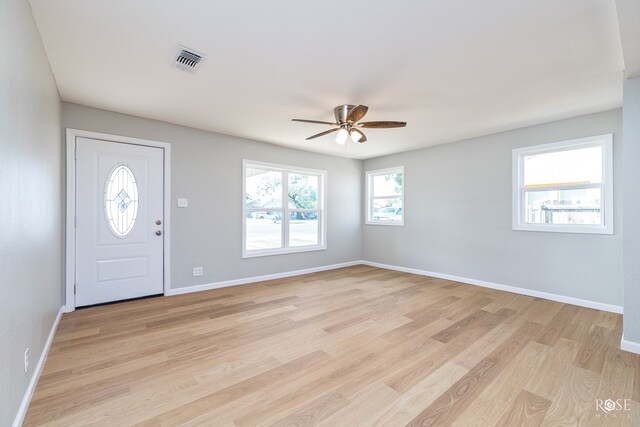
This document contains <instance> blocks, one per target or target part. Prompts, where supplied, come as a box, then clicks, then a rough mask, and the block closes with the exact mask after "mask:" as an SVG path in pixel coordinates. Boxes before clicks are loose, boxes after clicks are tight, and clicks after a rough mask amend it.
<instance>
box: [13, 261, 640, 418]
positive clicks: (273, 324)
mask: <svg viewBox="0 0 640 427" xmlns="http://www.w3.org/2000/svg"><path fill="white" fill-rule="evenodd" d="M621 331H622V319H621V316H619V315H616V314H612V313H607V312H603V311H598V310H592V309H587V308H581V307H576V306H572V305H567V304H561V303H557V302H553V301H547V300H542V299H537V298H531V297H526V296H522V295H516V294H511V293H507V292H501V291H494V290H490V289H484V288H480V287H475V286H470V285H464V284H461V283H455V282H451V281H447V280H440V279H433V278H428V277H423V276H416V275H411V274H405V273H398V272H393V271H388V270H382V269H377V268H373V267H367V266H356V267H350V268H346V269H340V270H333V271H329V272H323V273H316V274H310V275H306V276H298V277H294V278H289V279H282V280H273V281H269V282H262V283H257V284H252V285H244V286H237V287H232V288H225V289H218V290H212V291H207V292H200V293H194V294H188V295H182V296H175V297H168V298H153V299H147V300H140V301H133V302H127V303H121V304H116V305H109V306H102V307H96V308H90V309H86V310H78V311H76V312H74V313H71V314H67V315H64V316H63V318H62V321H61V323H60V326H59V329H58V331H57V333H56V336H55V339H54V342H53V346H52V348H51V351H50V353H49V358H48V360H47V362H46V364H45V367H44V371H43V374H42V376H41V378H40V382H39V384H38V386H37V389H36V392H35V395H34V397H33V400H32V403H31V406H30V408H29V411H28V413H27V417H26V421H25V425H27V426H32V425H60V426H70V425H105V426H125V425H140V426H155V425H168V426H173V425H203V426H205V425H206V426H217V425H220V426H237V427H245V426H256V425H278V426H284V425H291V426H303V425H323V426H337V425H344V426H350V427H351V426H403V425H412V426H413V425H434V426H443V425H458V426H471V425H480V426H487V425H503V426H517V425H548V426H555V425H597V426H600V425H636V426H638V425H640V403H639V401H640V356H638V355H633V354H631V353H627V352H624V351H621V350H620V347H619V343H620V337H621ZM596 399H602V400H606V399H613V400H616V399H629V400H628V401H627V402H626V403H627V405H628V408H629V409H630V410H628V411H611V412H610V413H609V414H607V413H605V412H603V411H602V410H598V409H597V408H596ZM621 403H625V402H624V401H621Z"/></svg>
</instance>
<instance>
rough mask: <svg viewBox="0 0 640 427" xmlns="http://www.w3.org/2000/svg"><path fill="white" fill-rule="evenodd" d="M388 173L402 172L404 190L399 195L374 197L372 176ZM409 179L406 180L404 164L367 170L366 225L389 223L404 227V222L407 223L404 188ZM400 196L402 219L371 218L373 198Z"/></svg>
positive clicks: (392, 225)
mask: <svg viewBox="0 0 640 427" xmlns="http://www.w3.org/2000/svg"><path fill="white" fill-rule="evenodd" d="M388 173H401V174H402V192H401V193H400V195H399V196H380V197H374V196H373V194H372V187H373V185H372V177H373V176H375V175H384V174H388ZM406 183H407V180H406V175H405V173H404V166H395V167H391V168H384V169H376V170H370V171H365V192H366V194H367V203H366V205H367V206H366V209H367V210H366V212H365V214H364V215H365V218H364V219H365V221H364V223H365V224H366V225H387V226H391V227H404V223H405V219H404V218H405V212H406V209H405V206H404V193H405V191H404V189H405V186H406ZM398 197H399V198H400V200H401V202H402V220H401V221H381V220H377V221H376V220H375V219H372V218H371V209H372V207H373V200H374V199H397V198H398Z"/></svg>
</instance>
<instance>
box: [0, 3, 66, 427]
mask: <svg viewBox="0 0 640 427" xmlns="http://www.w3.org/2000/svg"><path fill="white" fill-rule="evenodd" d="M0 52H2V53H3V55H2V56H0V189H1V190H2V191H1V193H0V200H1V201H2V203H1V205H0V254H1V256H0V293H1V295H2V296H1V297H0V425H1V426H8V425H11V423H12V422H13V420H14V417H15V415H16V413H17V411H18V408H19V406H20V402H21V400H22V397H23V396H24V393H25V391H26V389H27V385H28V383H29V380H30V379H31V376H32V375H33V370H34V368H35V367H36V363H37V362H38V359H39V358H40V355H41V354H42V350H43V348H44V344H45V342H46V339H47V336H48V334H49V331H50V330H51V326H52V324H53V321H54V319H55V317H56V314H57V313H58V310H59V308H60V305H61V301H60V288H61V277H62V272H61V249H62V246H61V245H62V244H61V238H62V236H61V230H60V224H61V223H62V216H61V201H62V200H63V197H62V194H61V184H60V182H61V179H62V175H61V163H60V162H61V152H62V151H61V142H60V98H59V96H58V91H57V89H56V85H55V82H54V79H53V75H52V73H51V70H50V68H49V63H48V61H47V57H46V54H45V52H44V49H43V47H42V43H41V41H40V35H39V34H38V31H37V29H36V26H35V23H34V21H33V18H32V15H31V9H30V6H29V2H27V1H25V0H3V1H1V2H0ZM27 347H28V348H29V349H30V359H31V363H30V368H29V372H28V373H27V374H25V373H24V371H23V355H24V351H25V349H26V348H27Z"/></svg>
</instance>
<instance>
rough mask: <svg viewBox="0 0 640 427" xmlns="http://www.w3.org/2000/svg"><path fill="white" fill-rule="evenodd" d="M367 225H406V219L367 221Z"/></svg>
mask: <svg viewBox="0 0 640 427" xmlns="http://www.w3.org/2000/svg"><path fill="white" fill-rule="evenodd" d="M364 223H365V225H386V226H388V227H404V221H365V222H364Z"/></svg>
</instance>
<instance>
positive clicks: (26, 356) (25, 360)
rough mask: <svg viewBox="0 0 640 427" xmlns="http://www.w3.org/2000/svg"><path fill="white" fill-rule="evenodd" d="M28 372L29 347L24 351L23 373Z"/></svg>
mask: <svg viewBox="0 0 640 427" xmlns="http://www.w3.org/2000/svg"><path fill="white" fill-rule="evenodd" d="M27 372H29V348H27V349H26V350H25V351H24V373H25V374H26V373H27Z"/></svg>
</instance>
